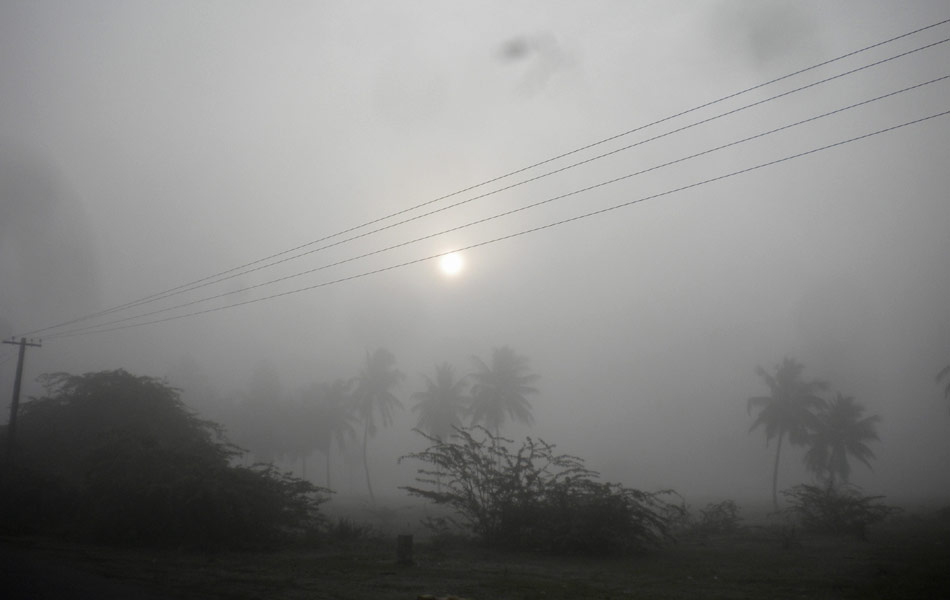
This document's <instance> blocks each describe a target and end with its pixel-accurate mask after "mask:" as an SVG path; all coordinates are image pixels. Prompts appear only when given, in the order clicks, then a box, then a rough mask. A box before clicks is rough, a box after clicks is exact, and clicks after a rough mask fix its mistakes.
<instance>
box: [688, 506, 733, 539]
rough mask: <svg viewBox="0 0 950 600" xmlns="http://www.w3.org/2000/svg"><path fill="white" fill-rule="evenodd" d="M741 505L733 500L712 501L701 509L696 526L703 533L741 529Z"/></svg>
mask: <svg viewBox="0 0 950 600" xmlns="http://www.w3.org/2000/svg"><path fill="white" fill-rule="evenodd" d="M739 521H740V518H739V507H738V506H737V505H736V503H735V502H734V501H732V500H723V501H722V502H710V503H709V504H707V505H706V508H704V509H701V510H700V511H699V520H698V521H696V524H695V528H696V530H697V531H699V532H700V533H703V534H721V533H732V532H734V531H736V530H737V529H739Z"/></svg>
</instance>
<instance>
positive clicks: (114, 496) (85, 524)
mask: <svg viewBox="0 0 950 600" xmlns="http://www.w3.org/2000/svg"><path fill="white" fill-rule="evenodd" d="M45 381H46V384H47V395H46V396H45V397H44V398H41V399H33V400H32V401H30V402H28V403H26V404H25V405H24V407H23V409H22V413H21V416H20V424H21V426H20V429H19V432H18V437H17V467H16V469H13V468H10V467H9V465H8V466H7V467H8V468H6V469H5V470H4V476H5V477H4V479H8V478H9V477H15V479H16V481H15V483H16V485H14V486H7V485H4V486H3V489H2V490H0V505H2V506H3V507H5V508H6V507H10V508H11V509H12V510H13V511H14V512H13V513H12V515H13V516H14V520H15V521H19V522H20V523H21V524H22V526H23V528H24V529H25V530H36V531H42V532H48V533H65V534H69V535H72V536H79V537H84V538H92V539H96V540H99V541H103V542H113V543H124V544H143V545H156V544H158V545H176V546H178V545H190V546H197V547H216V546H224V545H227V546H252V545H260V544H269V543H273V542H276V541H279V540H284V539H288V538H292V537H300V536H302V535H305V534H306V533H307V532H309V531H311V530H313V529H315V528H318V527H320V526H321V525H322V524H323V519H322V515H321V513H320V511H319V505H320V504H321V503H322V502H323V501H325V499H326V497H325V496H324V494H323V490H321V489H320V488H317V487H315V486H313V485H312V484H310V483H309V482H306V481H302V480H300V479H296V478H293V477H291V476H289V475H285V474H280V473H278V472H277V471H276V470H275V469H273V467H270V466H265V465H255V466H253V467H235V466H232V465H231V464H230V463H231V459H232V458H233V457H234V456H236V455H238V454H239V453H240V452H239V451H238V449H236V448H235V447H234V446H232V445H230V444H229V443H228V442H227V441H226V440H225V439H224V438H223V436H222V434H221V430H220V427H218V426H217V425H216V424H214V423H211V422H209V421H204V420H202V419H199V418H198V417H197V416H195V415H194V414H192V413H191V412H189V411H188V410H187V409H186V408H185V406H184V405H183V404H182V403H181V400H180V398H179V395H178V391H177V390H175V389H173V388H170V387H168V386H167V385H165V384H164V383H163V382H161V381H158V380H155V379H152V378H149V377H136V376H133V375H130V374H129V373H127V372H125V371H121V370H120V371H107V372H101V373H89V374H86V375H81V376H73V375H67V374H57V375H53V376H47V377H46V379H45ZM7 514H11V513H7Z"/></svg>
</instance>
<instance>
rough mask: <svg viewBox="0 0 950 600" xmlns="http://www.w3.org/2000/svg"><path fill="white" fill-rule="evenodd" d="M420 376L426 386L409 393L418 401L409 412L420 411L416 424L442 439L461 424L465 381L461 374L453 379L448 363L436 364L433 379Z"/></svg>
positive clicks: (450, 366)
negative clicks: (419, 390) (418, 390)
mask: <svg viewBox="0 0 950 600" xmlns="http://www.w3.org/2000/svg"><path fill="white" fill-rule="evenodd" d="M422 377H423V378H424V379H425V384H426V389H425V390H423V391H421V392H416V393H415V394H413V395H412V397H413V398H415V399H416V400H418V402H417V403H416V405H415V406H413V407H412V411H413V412H418V413H419V422H418V424H417V427H419V429H421V430H423V431H425V432H426V433H428V434H429V435H431V436H432V437H434V438H436V439H437V440H440V441H441V440H444V439H446V438H447V437H449V436H450V435H452V431H453V430H454V429H455V428H457V427H461V426H462V418H461V415H462V412H463V411H464V410H465V404H466V402H467V397H466V395H465V391H466V388H467V387H468V383H467V382H466V381H465V378H464V377H463V378H461V379H456V378H455V373H454V369H453V368H452V365H450V364H448V363H442V364H441V365H438V366H436V368H435V380H432V379H431V378H430V377H429V376H428V375H423V376H422Z"/></svg>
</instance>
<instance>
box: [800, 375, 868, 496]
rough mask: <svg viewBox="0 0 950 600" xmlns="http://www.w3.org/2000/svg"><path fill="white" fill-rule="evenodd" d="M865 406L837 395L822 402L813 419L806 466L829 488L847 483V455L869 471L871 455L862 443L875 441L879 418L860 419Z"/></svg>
mask: <svg viewBox="0 0 950 600" xmlns="http://www.w3.org/2000/svg"><path fill="white" fill-rule="evenodd" d="M864 410H865V409H864V406H862V405H861V404H860V403H858V402H855V401H854V398H851V397H848V396H843V395H842V394H840V393H838V394H837V396H836V397H835V398H834V399H832V400H831V401H830V402H826V403H824V405H823V406H822V407H821V409H820V410H819V411H818V414H817V415H816V417H817V418H816V419H815V430H814V433H812V435H811V440H810V448H809V449H808V452H806V453H805V465H806V466H807V467H808V469H809V470H810V471H812V472H813V473H815V474H816V475H817V476H818V478H819V479H824V480H825V481H827V483H828V486H829V487H835V485H836V484H837V483H838V482H843V483H847V481H848V477H849V475H850V474H851V465H850V464H849V463H848V456H853V457H854V458H856V459H858V460H860V461H861V462H863V463H864V464H865V465H867V467H868V468H869V469H870V468H871V463H870V462H869V459H872V458H874V453H873V452H871V449H870V448H868V446H867V444H866V443H865V442H869V441H872V440H877V439H878V436H877V431H876V426H877V424H878V423H879V422H880V420H881V418H880V417H879V416H877V415H874V416H870V417H863V418H862V415H863V414H864Z"/></svg>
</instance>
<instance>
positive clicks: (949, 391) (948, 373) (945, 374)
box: [937, 365, 950, 400]
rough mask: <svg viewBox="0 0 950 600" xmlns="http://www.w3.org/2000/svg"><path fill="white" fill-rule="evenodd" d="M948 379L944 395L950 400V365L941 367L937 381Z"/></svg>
mask: <svg viewBox="0 0 950 600" xmlns="http://www.w3.org/2000/svg"><path fill="white" fill-rule="evenodd" d="M944 379H946V380H947V387H945V388H943V397H944V398H946V399H947V400H950V365H947V366H946V367H944V368H942V369H940V372H939V373H937V383H938V384H939V383H942V382H943V380H944Z"/></svg>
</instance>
